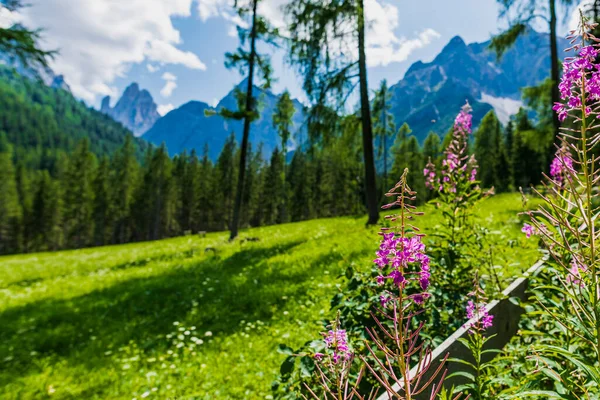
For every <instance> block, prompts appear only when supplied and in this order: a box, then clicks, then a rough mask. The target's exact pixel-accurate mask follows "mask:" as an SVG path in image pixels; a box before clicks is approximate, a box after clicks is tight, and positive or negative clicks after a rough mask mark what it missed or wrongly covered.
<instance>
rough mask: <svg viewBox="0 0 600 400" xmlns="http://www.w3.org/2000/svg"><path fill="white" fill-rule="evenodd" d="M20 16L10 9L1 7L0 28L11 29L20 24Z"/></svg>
mask: <svg viewBox="0 0 600 400" xmlns="http://www.w3.org/2000/svg"><path fill="white" fill-rule="evenodd" d="M19 19H20V18H19V15H18V14H17V13H15V12H12V11H10V10H9V9H8V8H4V7H0V28H10V27H11V26H13V25H14V24H15V23H16V22H19Z"/></svg>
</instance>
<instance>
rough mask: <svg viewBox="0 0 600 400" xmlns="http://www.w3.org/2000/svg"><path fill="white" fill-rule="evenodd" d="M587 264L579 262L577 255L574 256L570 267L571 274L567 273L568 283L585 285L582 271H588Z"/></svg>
mask: <svg viewBox="0 0 600 400" xmlns="http://www.w3.org/2000/svg"><path fill="white" fill-rule="evenodd" d="M587 270H588V269H587V267H586V266H585V264H583V263H581V262H579V261H578V260H577V257H573V259H572V260H571V268H569V274H568V275H567V278H566V281H567V283H568V284H572V285H578V286H584V285H585V284H584V283H583V280H582V276H581V273H582V272H584V273H585V272H587Z"/></svg>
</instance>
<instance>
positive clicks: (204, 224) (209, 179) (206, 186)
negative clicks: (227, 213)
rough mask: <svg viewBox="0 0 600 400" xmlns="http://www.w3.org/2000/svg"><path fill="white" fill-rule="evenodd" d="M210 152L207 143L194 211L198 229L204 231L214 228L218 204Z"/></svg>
mask: <svg viewBox="0 0 600 400" xmlns="http://www.w3.org/2000/svg"><path fill="white" fill-rule="evenodd" d="M208 154H209V152H208V144H206V145H205V146H204V152H203V154H202V160H201V161H200V167H199V172H198V173H199V176H200V178H199V182H198V201H197V202H196V209H195V212H194V219H195V220H197V221H198V230H202V231H208V230H211V229H212V227H213V225H214V222H213V221H214V210H215V208H216V206H217V205H216V203H214V199H215V196H214V195H215V192H214V191H213V190H214V188H215V185H214V183H213V182H214V181H215V175H216V171H215V170H214V167H213V164H212V162H211V160H210V158H209V157H208Z"/></svg>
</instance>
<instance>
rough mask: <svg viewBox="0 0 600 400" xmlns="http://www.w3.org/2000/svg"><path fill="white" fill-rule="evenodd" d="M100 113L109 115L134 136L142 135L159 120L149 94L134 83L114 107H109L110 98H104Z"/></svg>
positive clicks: (154, 104)
mask: <svg viewBox="0 0 600 400" xmlns="http://www.w3.org/2000/svg"><path fill="white" fill-rule="evenodd" d="M100 112H103V113H104V114H107V115H110V116H111V117H112V118H113V119H114V120H115V121H118V122H120V123H122V124H123V126H124V127H126V128H128V129H129V130H131V131H132V132H133V133H134V135H136V136H141V135H143V134H144V133H145V132H146V131H148V129H150V128H152V126H153V125H154V123H155V122H156V121H157V120H158V119H159V118H160V114H159V113H158V111H157V106H156V103H155V102H154V99H153V98H152V96H151V95H150V93H149V92H148V91H147V90H145V89H144V90H140V87H139V85H138V84H137V83H135V82H134V83H132V84H130V85H129V86H128V87H127V88H126V89H125V91H124V92H123V95H122V96H121V98H120V99H119V101H117V104H115V106H114V107H111V106H110V96H106V97H104V98H103V99H102V106H101V108H100Z"/></svg>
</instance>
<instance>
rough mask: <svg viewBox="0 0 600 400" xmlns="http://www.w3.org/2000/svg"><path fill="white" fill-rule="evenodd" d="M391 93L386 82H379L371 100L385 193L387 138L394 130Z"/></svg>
mask: <svg viewBox="0 0 600 400" xmlns="http://www.w3.org/2000/svg"><path fill="white" fill-rule="evenodd" d="M391 97H392V95H391V93H390V92H389V90H388V87H387V81H386V80H385V79H384V80H382V81H381V85H380V86H379V90H378V91H377V92H375V99H374V100H373V115H374V117H375V123H374V131H375V137H377V138H379V151H378V156H379V157H381V156H383V183H382V185H381V186H382V188H383V192H384V193H385V192H387V190H388V189H389V188H388V186H389V185H388V167H389V161H388V152H389V149H388V138H390V137H391V136H393V135H394V131H395V130H396V127H395V124H394V115H393V114H392V113H391V112H390V109H391V102H390V100H391Z"/></svg>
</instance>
